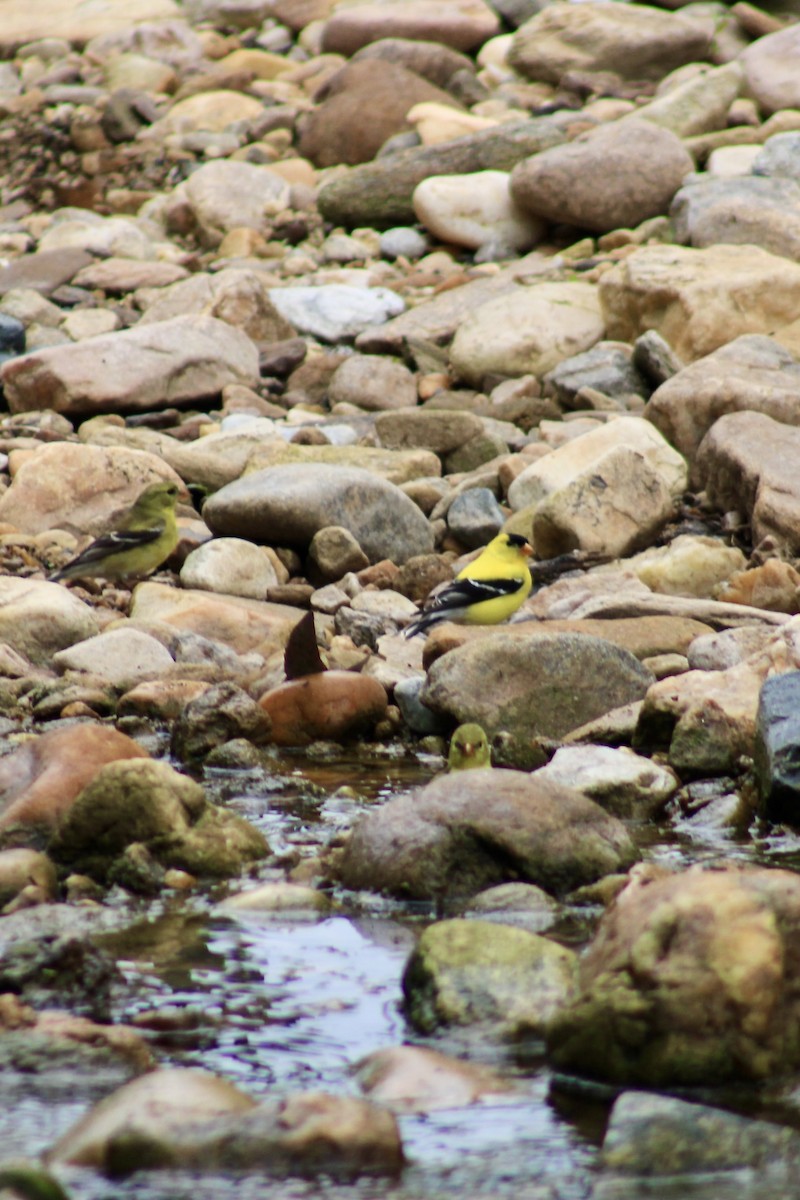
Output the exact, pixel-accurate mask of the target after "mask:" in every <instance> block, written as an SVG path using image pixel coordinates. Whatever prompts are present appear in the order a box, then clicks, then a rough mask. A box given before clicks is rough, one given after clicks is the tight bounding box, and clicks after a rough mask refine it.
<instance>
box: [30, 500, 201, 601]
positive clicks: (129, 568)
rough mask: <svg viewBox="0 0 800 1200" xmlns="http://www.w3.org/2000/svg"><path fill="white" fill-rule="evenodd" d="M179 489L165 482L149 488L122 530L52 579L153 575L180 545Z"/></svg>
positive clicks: (105, 536)
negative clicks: (176, 507) (177, 509)
mask: <svg viewBox="0 0 800 1200" xmlns="http://www.w3.org/2000/svg"><path fill="white" fill-rule="evenodd" d="M177 498H178V485H177V484H175V483H170V482H168V481H166V480H161V481H160V482H159V483H151V484H150V486H149V487H147V488H145V490H144V491H143V492H142V494H141V495H140V496H139V498H138V500H136V502H135V503H134V504H133V505H132V507H131V509H130V510H129V512H128V513H127V515H126V516H125V517H124V518H123V520H122V521H121V522H120V524H119V526H118V527H117V528H116V529H114V530H112V531H111V533H106V534H103V536H102V537H99V538H97V539H96V541H94V542H92V543H91V545H89V546H87V547H86V549H85V550H84V551H83V553H82V554H79V555H78V557H77V558H73V559H72V561H71V562H68V563H67V565H66V566H65V567H62V568H61V570H60V571H56V572H55V574H53V575H51V576H50V579H51V581H55V580H58V579H88V578H89V576H91V575H100V576H102V578H103V579H124V578H125V577H126V576H136V575H149V574H150V572H151V571H155V569H156V567H160V566H161V564H162V563H163V562H164V560H165V559H167V558H169V556H170V554H172V551H173V550H174V549H175V547H176V546H177V544H178V525H177V522H176V520H175V501H176V500H177Z"/></svg>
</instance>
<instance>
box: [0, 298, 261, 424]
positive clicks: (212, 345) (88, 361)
mask: <svg viewBox="0 0 800 1200" xmlns="http://www.w3.org/2000/svg"><path fill="white" fill-rule="evenodd" d="M258 379H259V372H258V350H257V349H256V347H255V345H254V344H253V343H252V342H251V341H250V338H249V337H247V336H246V335H245V334H244V333H242V332H241V330H239V329H234V328H233V327H232V326H230V325H228V324H226V323H225V322H224V321H217V320H215V319H214V318H213V317H202V316H201V317H177V318H175V320H173V321H161V322H160V323H159V324H157V325H145V326H141V327H140V326H134V328H133V329H125V330H123V331H122V332H118V333H109V334H106V335H105V336H101V337H96V338H90V339H88V340H86V341H83V342H73V343H71V344H70V345H62V346H49V347H47V348H46V349H44V350H36V351H34V352H33V353H32V354H23V355H21V356H20V357H19V358H12V359H10V360H9V361H8V362H6V363H5V364H4V365H3V367H2V368H0V382H1V383H2V386H3V390H4V392H5V398H6V401H7V403H8V406H9V408H10V409H11V411H12V412H30V411H32V410H38V409H54V410H55V411H56V412H63V413H82V414H84V413H92V412H94V413H100V412H141V411H148V410H149V409H153V408H159V407H161V406H164V405H167V404H185V403H188V402H189V401H192V400H200V399H202V398H203V397H208V396H214V395H216V394H218V393H219V392H221V391H222V389H223V387H224V386H225V385H226V384H228V383H242V384H245V386H248V387H254V386H255V385H256V384H257V383H258Z"/></svg>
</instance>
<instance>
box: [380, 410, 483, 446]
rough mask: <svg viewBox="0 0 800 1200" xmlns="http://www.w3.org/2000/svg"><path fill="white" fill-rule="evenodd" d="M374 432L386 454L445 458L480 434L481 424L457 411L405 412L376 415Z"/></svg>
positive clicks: (464, 413)
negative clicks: (418, 453)
mask: <svg viewBox="0 0 800 1200" xmlns="http://www.w3.org/2000/svg"><path fill="white" fill-rule="evenodd" d="M375 432H376V433H377V435H378V437H379V438H380V441H381V445H383V446H385V447H386V449H387V450H413V449H418V448H424V449H427V450H433V452H434V453H435V454H448V453H449V452H450V451H451V450H455V449H457V448H458V447H459V446H463V445H464V443H465V442H468V441H469V440H470V438H473V437H477V436H478V435H479V434H481V433H483V422H482V421H481V419H480V417H476V416H475V415H474V413H470V412H459V411H457V410H456V409H435V408H404V409H398V410H396V411H394V412H384V413H379V414H378V416H377V417H376V418H375Z"/></svg>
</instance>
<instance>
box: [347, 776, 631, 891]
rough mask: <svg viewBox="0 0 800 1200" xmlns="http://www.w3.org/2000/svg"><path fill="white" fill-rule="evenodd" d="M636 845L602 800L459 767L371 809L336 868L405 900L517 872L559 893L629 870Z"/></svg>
mask: <svg viewBox="0 0 800 1200" xmlns="http://www.w3.org/2000/svg"><path fill="white" fill-rule="evenodd" d="M636 858H637V852H636V850H635V848H634V846H633V843H632V842H631V840H630V838H629V837H628V834H627V832H626V830H625V827H624V825H623V824H622V822H621V821H618V820H617V819H616V817H612V816H609V814H608V813H605V812H603V810H602V808H600V806H599V805H597V804H595V803H594V802H593V801H591V800H587V799H586V798H585V797H583V796H580V795H579V794H578V793H577V792H573V791H570V790H569V789H568V788H562V787H560V786H558V785H557V784H553V783H547V782H545V781H543V782H542V783H541V784H538V783H537V782H536V777H535V775H531V776H529V775H526V774H524V773H523V772H521V771H506V770H502V769H494V770H473V771H457V772H455V773H454V774H451V775H445V776H442V777H441V778H439V779H436V780H434V781H433V783H430V784H428V786H427V787H425V788H423V789H422V790H421V791H420V792H417V793H415V794H414V795H412V796H398V797H396V798H395V799H393V800H389V801H388V802H387V803H386V804H383V805H381V806H380V808H377V809H373V810H371V811H370V812H368V813H367V814H366V815H365V816H364V817H362V818H361V820H360V821H359V822H358V824H357V825H356V826H355V828H354V830H353V834H352V837H351V838H350V841H349V842H348V844H347V846H346V847H345V850H344V852H343V855H342V857H341V860H340V862H339V864H338V868H337V870H338V875H339V877H340V879H341V881H342V882H343V883H344V885H345V886H346V887H351V888H366V889H369V890H371V891H384V892H388V893H389V894H390V895H395V896H401V897H403V898H404V899H418V900H430V899H437V900H440V901H441V900H443V899H445V898H467V897H471V896H473V895H475V893H477V892H481V891H483V890H484V889H485V888H488V887H494V886H496V885H498V884H501V883H508V882H512V881H517V880H522V881H525V882H528V883H535V884H537V885H538V886H539V887H541V888H544V889H545V891H547V892H550V893H554V894H561V893H565V892H568V891H570V890H571V889H572V888H574V887H579V886H581V885H582V884H584V883H590V882H594V881H595V880H596V879H599V878H601V877H602V876H603V875H606V874H609V873H610V872H615V871H619V870H623V871H624V870H626V869H627V868H628V867H629V866H631V864H632V863H633V862H635V860H636Z"/></svg>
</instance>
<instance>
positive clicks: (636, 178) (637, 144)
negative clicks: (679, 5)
mask: <svg viewBox="0 0 800 1200" xmlns="http://www.w3.org/2000/svg"><path fill="white" fill-rule="evenodd" d="M628 7H629V8H630V7H632V6H628ZM654 11H655V10H654ZM693 170H694V162H693V160H692V158H691V156H690V155H689V153H688V152H687V151H686V149H685V148H684V146H683V143H682V142H681V141H680V139H679V138H677V137H676V136H675V134H674V133H670V131H669V130H667V129H659V128H653V126H652V125H651V124H649V123H647V122H645V121H632V120H628V121H625V122H614V121H612V122H610V123H609V124H608V125H603V126H601V127H600V128H599V129H596V130H592V131H591V132H589V133H587V134H584V135H583V136H582V137H580V138H576V139H575V140H574V141H572V142H569V143H567V144H566V145H564V146H554V147H553V148H552V149H550V150H543V151H542V153H541V154H537V155H535V156H534V157H533V158H529V159H526V160H525V162H522V163H520V164H519V166H517V167H515V168H514V171H513V172H512V175H511V195H512V197H513V199H514V201H515V202H516V204H517V205H518V206H519V207H520V208H521V209H522V210H523V211H524V212H526V213H532V214H533V215H534V216H537V217H541V218H543V219H544V220H548V221H556V222H559V223H562V222H563V223H565V224H567V225H576V226H578V227H579V228H581V229H589V230H592V231H593V232H597V233H606V232H608V231H609V230H612V229H619V228H620V227H621V226H623V227H633V226H636V225H640V224H641V223H642V221H646V220H647V219H648V218H649V217H655V216H657V215H658V214H660V213H666V212H667V211H668V209H669V206H670V203H671V202H672V199H673V197H674V196H675V193H676V192H677V191H678V189H679V188H680V186H681V183H682V182H683V180H684V178H685V177H686V176H687V175H688V174H689V173H690V172H691V171H693ZM768 248H769V247H768Z"/></svg>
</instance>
